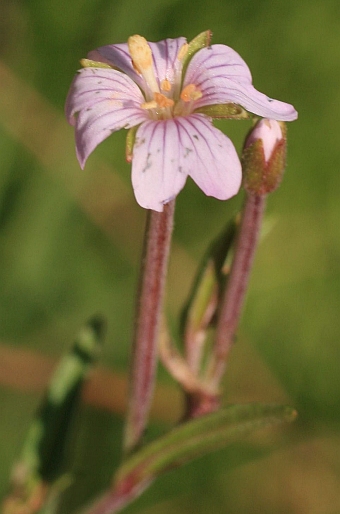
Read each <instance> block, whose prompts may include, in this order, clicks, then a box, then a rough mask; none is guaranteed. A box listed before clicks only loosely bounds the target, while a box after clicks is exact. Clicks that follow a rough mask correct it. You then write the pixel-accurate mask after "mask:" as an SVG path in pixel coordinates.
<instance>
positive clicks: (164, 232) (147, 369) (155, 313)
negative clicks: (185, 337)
mask: <svg viewBox="0 0 340 514" xmlns="http://www.w3.org/2000/svg"><path fill="white" fill-rule="evenodd" d="M174 209H175V200H172V201H171V202H169V203H168V204H166V205H164V210H163V212H156V211H152V210H150V211H148V219H147V225H146V230H145V238H144V250H143V260H142V269H141V277H140V284H139V291H138V296H137V312H136V325H135V333H134V340H133V346H132V363H131V371H130V386H129V387H130V388H129V402H128V412H127V420H126V427H125V441H124V449H125V451H126V452H127V453H128V452H131V451H133V450H134V449H135V448H136V446H137V445H138V444H139V443H140V442H141V438H142V436H143V433H144V430H145V427H146V424H147V421H148V415H149V410H150V404H151V399H152V393H153V389H154V381H155V371H156V366H157V344H158V335H159V329H160V321H161V316H162V305H163V296H164V286H165V277H166V273H167V268H168V258H169V251H170V244H171V235H172V230H173V219H174Z"/></svg>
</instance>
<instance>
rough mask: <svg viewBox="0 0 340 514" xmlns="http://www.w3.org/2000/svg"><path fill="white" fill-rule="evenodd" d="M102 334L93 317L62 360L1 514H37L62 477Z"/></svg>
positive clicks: (97, 318) (40, 408)
mask: <svg viewBox="0 0 340 514" xmlns="http://www.w3.org/2000/svg"><path fill="white" fill-rule="evenodd" d="M103 332H104V322H103V320H102V319H101V318H99V317H94V318H92V319H91V320H90V321H89V322H88V323H87V324H86V325H85V326H84V327H83V329H82V330H81V332H80V333H79V334H78V337H77V339H76V341H75V343H74V345H73V347H72V349H71V350H70V352H69V353H68V354H67V355H65V356H64V357H63V358H62V359H61V362H60V363H59V365H58V367H57V369H56V370H55V372H54V374H53V376H52V379H51V381H50V384H49V386H48V388H47V390H46V393H45V397H44V399H43V401H42V403H41V405H40V407H39V409H38V411H37V413H36V415H35V418H34V420H33V421H32V424H31V426H30V428H29V431H28V434H27V436H26V440H25V443H24V447H23V450H22V453H21V457H20V459H19V461H18V463H17V464H16V465H15V466H14V470H13V473H12V477H13V478H12V483H11V493H10V494H9V495H8V497H7V498H6V499H5V501H4V503H3V514H20V513H21V512H27V513H29V514H31V513H32V514H33V513H35V512H38V511H39V510H40V508H42V506H43V504H44V503H45V501H46V498H47V495H48V493H49V489H50V485H51V484H52V483H53V482H55V481H56V480H57V479H59V478H60V477H61V475H62V474H63V472H64V464H65V459H66V449H67V444H68V442H69V438H70V434H71V432H72V429H73V424H74V420H75V415H76V413H77V407H78V405H79V402H80V396H81V388H82V384H83V382H84V380H85V379H86V377H87V374H88V372H89V370H90V369H91V367H92V366H93V364H94V362H95V361H96V360H97V357H98V354H99V349H100V347H101V342H102V338H103ZM58 490H60V487H59V485H58Z"/></svg>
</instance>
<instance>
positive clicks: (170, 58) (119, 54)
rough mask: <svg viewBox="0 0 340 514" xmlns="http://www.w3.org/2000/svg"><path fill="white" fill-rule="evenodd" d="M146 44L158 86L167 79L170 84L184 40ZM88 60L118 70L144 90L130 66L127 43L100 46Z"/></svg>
mask: <svg viewBox="0 0 340 514" xmlns="http://www.w3.org/2000/svg"><path fill="white" fill-rule="evenodd" d="M148 43H149V45H150V47H151V50H152V57H153V64H154V70H155V75H156V78H157V80H158V83H159V85H160V82H161V81H162V80H164V79H168V80H169V81H170V82H171V83H172V82H173V78H174V72H175V70H176V58H177V55H178V52H179V50H180V48H181V47H182V46H183V44H184V43H186V39H185V38H184V37H179V38H176V39H164V40H163V41H158V42H157V43H151V42H148ZM88 58H89V59H93V60H94V61H99V62H104V63H106V64H110V65H111V66H115V67H116V68H119V69H120V70H122V71H123V72H124V73H126V74H127V75H129V77H131V78H132V80H134V81H135V82H136V83H137V84H138V85H139V87H140V88H142V89H143V90H145V82H144V79H143V78H142V76H141V75H140V74H139V73H137V72H136V70H135V69H134V67H133V65H132V61H131V56H130V53H129V48H128V45H127V43H122V44H118V45H107V46H101V47H100V48H97V49H96V50H93V51H92V52H90V53H89V54H88Z"/></svg>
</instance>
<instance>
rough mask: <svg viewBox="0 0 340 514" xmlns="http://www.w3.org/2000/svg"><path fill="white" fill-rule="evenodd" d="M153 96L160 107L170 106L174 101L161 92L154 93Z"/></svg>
mask: <svg viewBox="0 0 340 514" xmlns="http://www.w3.org/2000/svg"><path fill="white" fill-rule="evenodd" d="M153 97H154V99H155V101H156V102H157V105H158V107H161V108H165V107H172V106H173V105H174V103H175V102H174V101H173V100H172V98H167V97H166V96H165V95H162V93H154V95H153Z"/></svg>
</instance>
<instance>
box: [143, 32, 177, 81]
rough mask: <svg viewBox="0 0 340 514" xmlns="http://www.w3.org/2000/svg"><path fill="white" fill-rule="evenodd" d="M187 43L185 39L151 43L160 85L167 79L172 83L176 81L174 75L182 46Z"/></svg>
mask: <svg viewBox="0 0 340 514" xmlns="http://www.w3.org/2000/svg"><path fill="white" fill-rule="evenodd" d="M185 43H186V39H185V38H184V37H178V38H176V39H164V40H163V41H159V42H158V43H150V42H149V45H150V47H151V51H152V57H153V65H154V70H155V75H156V77H157V78H158V81H159V84H160V83H161V81H162V80H164V79H167V80H169V82H170V83H173V81H174V74H175V72H176V69H177V65H178V62H177V56H178V52H179V51H180V49H181V48H182V46H183V45H184V44H185Z"/></svg>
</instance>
